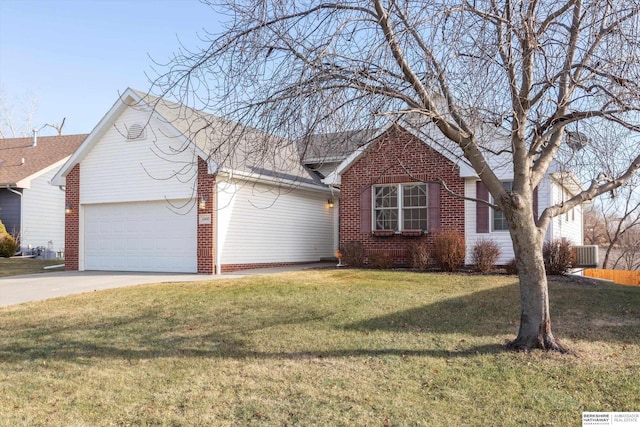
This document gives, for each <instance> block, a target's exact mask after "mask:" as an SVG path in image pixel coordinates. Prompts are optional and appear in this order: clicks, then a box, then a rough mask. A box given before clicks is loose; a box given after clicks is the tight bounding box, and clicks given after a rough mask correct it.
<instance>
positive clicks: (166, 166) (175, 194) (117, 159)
mask: <svg viewBox="0 0 640 427" xmlns="http://www.w3.org/2000/svg"><path fill="white" fill-rule="evenodd" d="M148 120H149V114H148V113H145V112H141V111H136V110H134V109H133V108H127V109H126V110H125V111H124V112H123V113H122V115H120V116H119V117H118V119H117V120H116V123H115V126H113V127H111V128H109V129H108V130H107V131H106V132H105V133H104V135H103V136H102V137H101V138H100V140H99V141H98V142H97V143H96V145H95V146H94V147H93V148H92V150H91V151H90V152H89V153H88V154H87V156H86V157H85V158H84V159H83V160H82V162H81V164H80V180H81V183H82V186H81V189H80V203H87V204H90V203H113V202H128V201H138V200H165V199H169V200H171V199H188V198H191V197H192V195H193V189H194V185H195V182H196V177H197V157H196V156H195V154H194V153H193V151H192V150H191V148H186V147H185V145H184V144H183V140H182V138H181V137H170V136H168V135H171V132H172V131H171V128H170V126H168V125H167V124H166V123H162V122H160V121H159V120H156V119H155V118H152V119H151V121H150V123H149V125H148V128H147V129H146V135H147V136H146V138H145V139H144V140H135V141H131V140H127V129H128V127H129V126H132V125H133V124H138V123H146V122H147V121H148Z"/></svg>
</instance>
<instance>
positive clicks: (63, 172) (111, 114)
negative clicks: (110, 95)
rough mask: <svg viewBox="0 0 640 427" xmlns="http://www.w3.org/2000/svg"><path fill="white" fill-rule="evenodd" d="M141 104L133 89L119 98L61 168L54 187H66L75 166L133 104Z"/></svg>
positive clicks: (55, 177) (53, 180)
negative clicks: (67, 178) (69, 174)
mask: <svg viewBox="0 0 640 427" xmlns="http://www.w3.org/2000/svg"><path fill="white" fill-rule="evenodd" d="M132 101H133V102H134V103H136V102H140V101H141V99H140V97H139V96H138V95H137V94H136V93H135V92H134V91H132V90H131V89H129V88H127V90H125V91H124V93H123V94H122V95H120V96H119V97H118V99H117V100H116V102H115V103H114V104H113V106H112V107H111V108H110V109H109V111H107V113H106V114H105V115H104V116H102V119H100V121H99V122H98V124H97V125H96V126H95V127H94V128H93V130H92V131H91V133H90V134H89V136H87V138H86V139H85V140H84V142H83V143H82V144H81V145H80V147H78V148H77V149H76V151H74V153H73V154H72V155H71V157H70V158H69V159H68V160H67V161H66V163H65V164H64V165H63V166H62V168H60V170H59V171H58V173H56V174H55V176H54V177H53V178H52V179H51V184H53V185H66V176H67V174H68V173H69V172H70V171H71V169H73V167H74V166H75V165H77V164H78V163H80V162H81V161H82V159H84V158H85V157H86V155H87V154H88V153H89V151H91V149H92V148H93V146H94V145H96V143H97V142H98V141H99V140H100V138H101V137H102V135H104V133H105V132H106V131H107V130H108V129H109V128H111V126H113V125H114V124H115V121H116V119H117V118H118V116H120V114H122V112H123V111H124V110H125V109H126V108H127V107H129V105H131V102H132Z"/></svg>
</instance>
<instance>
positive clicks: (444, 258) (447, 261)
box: [433, 231, 466, 271]
mask: <svg viewBox="0 0 640 427" xmlns="http://www.w3.org/2000/svg"><path fill="white" fill-rule="evenodd" d="M465 251H466V247H465V244H464V236H463V235H462V234H461V233H459V232H457V231H444V232H440V233H436V234H435V235H434V236H433V259H434V261H435V262H436V264H437V265H438V267H440V268H441V269H443V270H444V271H456V268H457V267H458V266H459V265H461V264H463V263H464V257H465Z"/></svg>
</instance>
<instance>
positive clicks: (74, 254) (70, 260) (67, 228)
mask: <svg viewBox="0 0 640 427" xmlns="http://www.w3.org/2000/svg"><path fill="white" fill-rule="evenodd" d="M65 188H66V191H65V195H64V197H65V208H66V206H71V208H72V211H71V212H70V213H66V214H65V218H64V269H65V270H78V254H79V249H80V248H79V242H80V165H75V166H74V168H73V169H71V172H69V174H67V183H66V187H65Z"/></svg>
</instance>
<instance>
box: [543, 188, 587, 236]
mask: <svg viewBox="0 0 640 427" xmlns="http://www.w3.org/2000/svg"><path fill="white" fill-rule="evenodd" d="M551 188H552V200H551V201H552V203H553V204H557V203H562V202H563V201H566V200H568V199H569V198H571V195H570V194H569V192H568V191H567V190H566V189H564V188H563V187H562V186H561V185H560V184H559V183H557V182H556V181H555V180H554V181H553V183H552V185H551ZM582 227H583V224H582V206H577V207H575V208H573V209H571V210H570V211H568V212H566V213H564V214H562V215H558V216H556V217H555V218H553V220H552V222H551V225H550V227H549V232H548V233H547V238H548V239H552V240H557V239H562V238H566V239H568V240H569V241H571V243H573V244H574V245H582V244H583V229H582Z"/></svg>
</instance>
